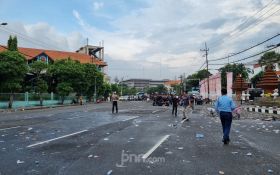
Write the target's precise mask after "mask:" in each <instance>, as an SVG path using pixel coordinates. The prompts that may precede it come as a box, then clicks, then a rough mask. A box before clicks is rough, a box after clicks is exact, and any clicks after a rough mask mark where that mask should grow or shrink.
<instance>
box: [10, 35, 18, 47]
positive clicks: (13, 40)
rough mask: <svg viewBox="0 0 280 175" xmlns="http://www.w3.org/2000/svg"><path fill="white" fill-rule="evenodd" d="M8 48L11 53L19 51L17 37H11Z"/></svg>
mask: <svg viewBox="0 0 280 175" xmlns="http://www.w3.org/2000/svg"><path fill="white" fill-rule="evenodd" d="M7 46H8V50H10V51H17V50H18V48H17V37H16V36H15V37H12V36H11V35H10V37H9V39H8V43H7Z"/></svg>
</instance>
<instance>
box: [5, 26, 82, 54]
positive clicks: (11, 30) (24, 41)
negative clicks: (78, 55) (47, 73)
mask: <svg viewBox="0 0 280 175" xmlns="http://www.w3.org/2000/svg"><path fill="white" fill-rule="evenodd" d="M2 30H3V31H4V32H0V41H1V44H4V45H6V41H7V40H8V38H9V35H16V36H17V38H18V45H19V46H20V47H31V48H32V47H33V48H43V49H54V50H65V51H75V50H77V49H79V48H80V47H81V44H83V40H84V38H83V37H82V35H81V34H80V33H78V32H70V33H60V32H59V31H58V30H57V29H56V28H55V27H53V26H50V25H49V24H48V23H45V22H38V23H35V24H28V25H24V24H23V23H21V22H10V23H9V25H7V26H5V28H3V29H2ZM2 30H1V31H2Z"/></svg>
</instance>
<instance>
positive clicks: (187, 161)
mask: <svg viewBox="0 0 280 175" xmlns="http://www.w3.org/2000/svg"><path fill="white" fill-rule="evenodd" d="M183 162H186V163H191V161H189V160H183Z"/></svg>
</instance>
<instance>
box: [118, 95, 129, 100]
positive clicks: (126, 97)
mask: <svg viewBox="0 0 280 175" xmlns="http://www.w3.org/2000/svg"><path fill="white" fill-rule="evenodd" d="M128 99H129V96H128V95H124V96H120V98H119V100H120V101H127V100H128Z"/></svg>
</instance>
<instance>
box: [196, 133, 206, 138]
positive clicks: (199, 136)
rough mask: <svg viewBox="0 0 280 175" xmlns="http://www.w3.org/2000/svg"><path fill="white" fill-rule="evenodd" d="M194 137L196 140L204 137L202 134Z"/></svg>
mask: <svg viewBox="0 0 280 175" xmlns="http://www.w3.org/2000/svg"><path fill="white" fill-rule="evenodd" d="M195 137H196V138H203V137H204V135H203V134H196V135H195Z"/></svg>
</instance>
